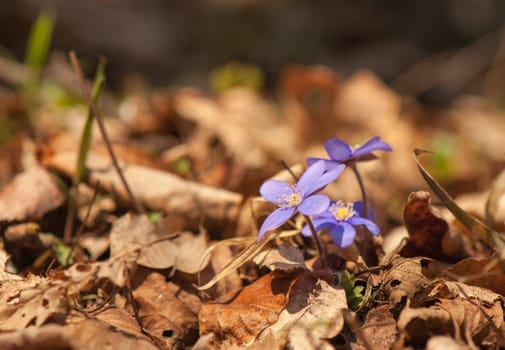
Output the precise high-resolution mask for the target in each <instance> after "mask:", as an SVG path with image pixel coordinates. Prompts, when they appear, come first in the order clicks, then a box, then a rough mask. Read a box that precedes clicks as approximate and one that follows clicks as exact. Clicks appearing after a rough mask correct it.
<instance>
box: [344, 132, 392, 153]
mask: <svg viewBox="0 0 505 350" xmlns="http://www.w3.org/2000/svg"><path fill="white" fill-rule="evenodd" d="M379 150H382V151H386V152H391V151H392V149H391V146H390V145H388V144H387V143H385V142H382V141H381V140H380V137H379V136H375V137H373V138H371V139H370V140H368V141H367V142H366V143H365V144H364V145H363V146H361V147H358V149H356V150H355V151H354V153H353V157H355V158H359V157H363V156H365V155H367V154H370V153H372V152H374V151H379Z"/></svg>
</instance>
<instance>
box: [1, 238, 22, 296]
mask: <svg viewBox="0 0 505 350" xmlns="http://www.w3.org/2000/svg"><path fill="white" fill-rule="evenodd" d="M9 260H10V256H9V254H8V253H7V252H6V251H5V248H4V241H3V239H1V238H0V288H1V286H2V282H3V281H5V280H21V279H22V278H21V277H19V276H18V275H15V274H13V273H9V272H7V265H8V264H9Z"/></svg>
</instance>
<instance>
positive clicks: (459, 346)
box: [426, 335, 472, 350]
mask: <svg viewBox="0 0 505 350" xmlns="http://www.w3.org/2000/svg"><path fill="white" fill-rule="evenodd" d="M471 349H472V348H471V347H470V346H468V345H466V344H464V343H463V342H462V341H457V340H455V339H454V338H451V337H449V336H446V335H435V336H433V337H431V338H430V339H428V342H427V343H426V350H471Z"/></svg>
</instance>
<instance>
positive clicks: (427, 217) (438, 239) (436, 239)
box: [400, 191, 450, 260]
mask: <svg viewBox="0 0 505 350" xmlns="http://www.w3.org/2000/svg"><path fill="white" fill-rule="evenodd" d="M430 201H431V197H430V194H429V192H424V191H418V192H412V193H411V194H409V197H408V200H407V203H406V204H405V207H404V209H403V221H404V223H405V226H406V227H407V231H408V232H409V241H408V243H407V245H406V246H405V247H404V248H403V249H402V251H401V253H400V254H401V255H402V256H405V257H413V256H426V257H429V258H433V259H438V260H450V257H448V256H447V255H446V254H445V253H444V252H443V250H442V240H443V238H444V235H445V234H446V233H447V231H448V229H449V225H448V224H447V222H446V221H445V220H444V219H442V218H441V217H439V216H437V215H435V214H434V213H433V209H432V207H431V205H430Z"/></svg>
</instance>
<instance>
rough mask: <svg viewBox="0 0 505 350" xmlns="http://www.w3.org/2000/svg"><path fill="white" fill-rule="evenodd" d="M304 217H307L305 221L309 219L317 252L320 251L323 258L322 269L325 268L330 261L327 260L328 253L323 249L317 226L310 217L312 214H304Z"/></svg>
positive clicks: (308, 222)
mask: <svg viewBox="0 0 505 350" xmlns="http://www.w3.org/2000/svg"><path fill="white" fill-rule="evenodd" d="M303 217H304V218H305V221H307V225H309V228H310V232H311V233H312V238H313V239H314V243H315V244H316V248H317V252H318V253H319V260H321V269H325V268H326V267H328V262H327V260H326V253H325V252H324V250H323V245H322V244H321V240H320V239H319V236H318V235H317V231H316V228H315V227H314V224H313V223H312V219H311V218H310V216H308V215H304V216H303Z"/></svg>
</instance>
